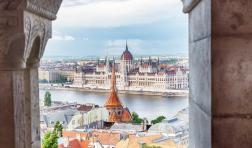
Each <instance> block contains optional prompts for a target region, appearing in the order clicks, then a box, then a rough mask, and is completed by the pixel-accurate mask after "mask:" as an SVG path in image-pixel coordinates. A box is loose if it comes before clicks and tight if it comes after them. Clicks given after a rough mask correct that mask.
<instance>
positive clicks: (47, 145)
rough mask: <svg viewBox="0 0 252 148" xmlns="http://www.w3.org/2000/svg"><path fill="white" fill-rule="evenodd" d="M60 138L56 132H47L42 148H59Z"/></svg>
mask: <svg viewBox="0 0 252 148" xmlns="http://www.w3.org/2000/svg"><path fill="white" fill-rule="evenodd" d="M58 138H59V137H58V134H57V133H56V132H55V131H53V132H47V133H46V134H45V136H44V139H43V141H42V148H57V147H58Z"/></svg>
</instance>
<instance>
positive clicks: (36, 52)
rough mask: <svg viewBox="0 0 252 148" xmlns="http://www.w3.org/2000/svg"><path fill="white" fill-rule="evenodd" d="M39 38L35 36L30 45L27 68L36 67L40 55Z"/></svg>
mask: <svg viewBox="0 0 252 148" xmlns="http://www.w3.org/2000/svg"><path fill="white" fill-rule="evenodd" d="M41 44H42V43H41V38H40V37H39V36H37V37H36V38H35V39H34V41H33V44H32V47H31V51H30V54H29V57H28V59H27V67H28V68H32V67H34V66H38V64H39V62H40V54H41V47H42V45H41Z"/></svg>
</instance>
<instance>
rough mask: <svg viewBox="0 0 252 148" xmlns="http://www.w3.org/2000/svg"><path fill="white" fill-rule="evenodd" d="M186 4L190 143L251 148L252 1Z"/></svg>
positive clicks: (204, 147)
mask: <svg viewBox="0 0 252 148" xmlns="http://www.w3.org/2000/svg"><path fill="white" fill-rule="evenodd" d="M183 3H184V9H183V10H184V12H185V13H189V57H190V99H189V106H190V107H189V109H190V141H189V143H190V148H238V147H241V148H250V147H251V146H252V99H251V98H252V66H251V65H252V19H251V18H252V9H251V8H252V2H251V1H250V0H237V1H235V0H183Z"/></svg>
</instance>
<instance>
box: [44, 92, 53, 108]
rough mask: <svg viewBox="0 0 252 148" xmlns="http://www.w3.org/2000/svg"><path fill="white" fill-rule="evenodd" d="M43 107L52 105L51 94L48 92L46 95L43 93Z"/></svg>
mask: <svg viewBox="0 0 252 148" xmlns="http://www.w3.org/2000/svg"><path fill="white" fill-rule="evenodd" d="M44 105H45V106H51V105H52V99H51V93H50V92H49V91H46V93H45V97H44Z"/></svg>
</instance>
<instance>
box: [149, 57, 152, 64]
mask: <svg viewBox="0 0 252 148" xmlns="http://www.w3.org/2000/svg"><path fill="white" fill-rule="evenodd" d="M151 64H152V63H151V57H150V56H149V65H151Z"/></svg>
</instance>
